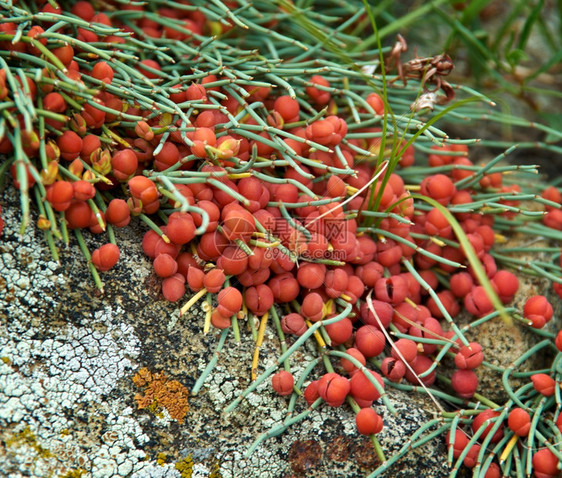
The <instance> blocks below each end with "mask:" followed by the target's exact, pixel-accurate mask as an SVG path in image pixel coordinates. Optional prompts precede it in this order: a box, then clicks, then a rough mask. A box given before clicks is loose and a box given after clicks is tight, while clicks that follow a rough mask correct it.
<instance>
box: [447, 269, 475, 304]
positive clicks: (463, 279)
mask: <svg viewBox="0 0 562 478" xmlns="http://www.w3.org/2000/svg"><path fill="white" fill-rule="evenodd" d="M473 287H474V280H473V279H472V276H471V275H470V274H469V273H468V272H458V273H456V274H453V275H452V276H451V280H450V290H451V292H452V293H453V294H454V295H455V297H458V298H460V299H463V298H464V297H465V296H466V295H467V294H468V293H469V292H470V291H471V290H472V288H473Z"/></svg>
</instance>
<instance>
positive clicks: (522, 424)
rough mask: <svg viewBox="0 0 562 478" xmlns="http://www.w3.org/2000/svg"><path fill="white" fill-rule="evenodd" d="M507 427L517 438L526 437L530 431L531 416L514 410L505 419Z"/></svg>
mask: <svg viewBox="0 0 562 478" xmlns="http://www.w3.org/2000/svg"><path fill="white" fill-rule="evenodd" d="M507 426H508V427H509V429H510V430H511V431H512V432H513V433H515V434H516V435H517V436H520V437H524V436H527V435H528V434H529V430H530V429H531V416H530V415H529V413H528V412H527V411H526V410H523V409H522V408H519V407H517V408H514V409H513V410H511V412H509V415H508V417H507Z"/></svg>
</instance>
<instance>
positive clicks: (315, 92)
mask: <svg viewBox="0 0 562 478" xmlns="http://www.w3.org/2000/svg"><path fill="white" fill-rule="evenodd" d="M310 83H312V84H315V85H319V86H325V87H329V86H330V83H329V82H328V80H326V78H324V77H322V76H319V75H314V76H313V77H312V78H310ZM306 94H307V95H308V96H309V97H310V99H311V100H312V101H313V102H314V103H316V104H317V105H318V106H324V105H326V104H328V103H329V102H330V98H331V94H330V92H329V91H324V90H320V89H318V88H316V87H315V86H307V87H306Z"/></svg>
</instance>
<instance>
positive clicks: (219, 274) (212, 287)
mask: <svg viewBox="0 0 562 478" xmlns="http://www.w3.org/2000/svg"><path fill="white" fill-rule="evenodd" d="M225 279H226V277H225V275H224V272H223V270H222V269H217V268H215V269H211V270H210V271H209V272H207V273H206V274H205V278H204V279H203V285H204V287H205V289H207V290H208V291H209V292H211V293H213V294H216V293H217V292H218V291H219V290H221V289H222V286H223V284H224V281H225Z"/></svg>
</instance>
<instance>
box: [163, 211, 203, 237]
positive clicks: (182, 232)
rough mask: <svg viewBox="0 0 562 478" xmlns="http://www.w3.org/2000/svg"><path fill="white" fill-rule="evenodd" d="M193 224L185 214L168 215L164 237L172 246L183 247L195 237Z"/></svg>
mask: <svg viewBox="0 0 562 478" xmlns="http://www.w3.org/2000/svg"><path fill="white" fill-rule="evenodd" d="M195 229H196V227H195V223H194V222H193V218H192V217H191V215H190V214H189V213H187V212H174V213H172V214H170V217H169V220H168V226H167V227H166V235H167V236H168V238H169V239H170V241H172V242H173V243H174V244H178V245H183V244H187V243H188V242H190V241H191V240H192V239H193V238H194V237H195Z"/></svg>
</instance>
